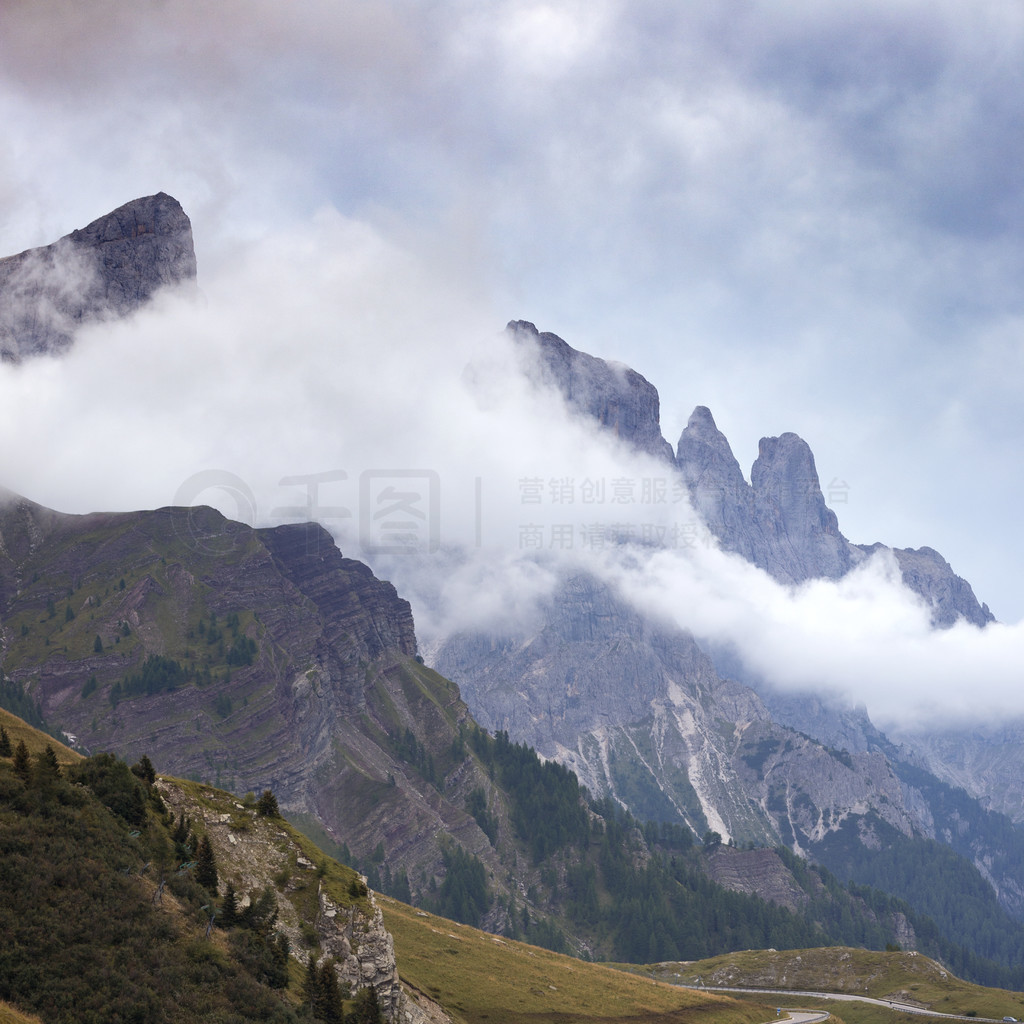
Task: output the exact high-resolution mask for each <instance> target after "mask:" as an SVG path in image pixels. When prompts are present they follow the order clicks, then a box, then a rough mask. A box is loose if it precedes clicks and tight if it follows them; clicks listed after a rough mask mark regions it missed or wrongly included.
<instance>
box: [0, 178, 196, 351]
mask: <svg viewBox="0 0 1024 1024" xmlns="http://www.w3.org/2000/svg"><path fill="white" fill-rule="evenodd" d="M195 276H196V256H195V249H194V247H193V243H192V226H191V223H190V222H189V219H188V216H187V215H186V214H185V211H184V210H183V209H182V208H181V205H180V204H179V203H178V201H177V200H176V199H173V198H171V196H168V195H166V194H165V193H163V192H160V193H158V194H157V195H155V196H147V197H145V198H142V199H135V200H133V201H132V202H130V203H126V204H125V205H124V206H120V207H118V208H117V209H116V210H114V211H113V212H112V213H108V214H107V215H106V216H104V217H100V218H99V219H98V220H95V221H93V222H92V223H91V224H89V225H88V226H87V227H84V228H81V229H79V230H77V231H73V232H71V234H70V235H65V236H64V237H63V238H61V239H59V240H58V241H57V242H54V243H53V244H52V245H48V246H45V247H43V248H39V249H28V250H26V251H25V252H22V253H19V254H18V255H16V256H8V257H6V258H5V259H0V357H2V358H4V359H6V360H11V361H18V360H20V359H23V358H24V357H26V356H31V355H39V354H41V353H45V352H59V351H62V350H63V349H65V348H67V346H68V345H70V344H71V342H72V340H73V337H74V333H75V331H76V330H77V329H78V328H79V327H81V326H82V325H83V324H87V323H90V322H94V321H97V320H104V319H114V318H117V317H122V316H127V315H128V314H129V313H131V312H133V311H134V310H136V309H138V308H139V307H140V306H142V305H143V304H145V303H146V302H148V301H149V299H150V298H152V296H153V295H154V294H155V293H156V292H157V290H158V289H160V288H163V287H166V286H169V285H177V284H180V283H182V282H185V281H192V280H194V279H195Z"/></svg>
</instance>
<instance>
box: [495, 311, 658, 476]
mask: <svg viewBox="0 0 1024 1024" xmlns="http://www.w3.org/2000/svg"><path fill="white" fill-rule="evenodd" d="M506 330H508V332H509V333H510V334H511V336H512V337H513V339H514V340H515V341H516V342H517V343H518V344H519V345H521V346H522V347H523V349H524V352H525V353H526V355H527V361H526V362H527V373H528V375H529V376H530V377H531V378H532V379H533V380H534V381H535V383H538V384H541V385H544V386H547V387H551V388H553V389H555V390H556V391H558V392H560V393H561V395H562V397H563V398H564V399H565V401H566V403H567V404H568V406H569V407H570V408H571V409H573V410H574V411H575V412H579V413H583V414H584V415H586V416H590V417H593V418H594V419H595V420H597V422H598V423H600V424H601V426H602V427H604V428H605V429H606V430H609V431H611V432H612V433H613V434H615V435H616V437H618V438H620V439H621V440H622V441H623V442H625V443H626V444H627V445H629V446H630V447H631V448H634V449H636V450H637V451H641V452H646V453H647V454H648V455H653V456H655V457H656V458H659V459H665V460H666V461H669V462H670V461H671V460H672V448H671V446H670V445H669V443H668V442H667V441H666V440H665V439H664V438H663V437H662V436H661V423H660V406H661V403H660V399H659V397H658V391H657V389H656V388H655V387H654V385H653V384H651V383H650V382H649V381H647V380H646V379H645V378H643V377H641V376H640V374H639V373H637V372H636V371H635V370H631V369H630V368H629V367H628V366H622V365H621V364H612V363H608V362H605V360H603V359H597V358H595V357H594V356H591V355H587V353H586V352H579V351H577V350H576V349H574V348H572V347H571V346H569V345H567V344H566V343H565V342H564V341H563V340H562V339H561V338H559V337H558V335H557V334H550V333H548V332H547V331H545V332H544V333H541V332H539V331H538V330H537V328H536V327H534V325H533V324H531V323H529V322H528V321H526V320H513V321H511V322H510V323H509V324H508V326H507V328H506Z"/></svg>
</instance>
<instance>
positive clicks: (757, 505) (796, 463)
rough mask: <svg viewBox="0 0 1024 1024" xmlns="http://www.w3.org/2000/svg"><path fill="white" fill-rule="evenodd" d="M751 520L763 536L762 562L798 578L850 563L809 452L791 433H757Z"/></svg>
mask: <svg viewBox="0 0 1024 1024" xmlns="http://www.w3.org/2000/svg"><path fill="white" fill-rule="evenodd" d="M750 484H751V487H752V488H753V491H754V525H755V528H756V529H757V530H758V531H759V532H760V534H761V536H762V537H763V538H764V545H765V546H764V549H763V550H764V558H765V562H766V564H765V566H764V567H765V568H766V569H768V571H769V572H770V573H771V574H772V575H773V576H775V577H776V578H777V579H784V580H785V579H787V577H788V580H787V581H788V582H793V583H798V582H800V581H802V580H806V579H811V578H813V577H821V576H824V577H828V578H831V579H838V578H839V577H840V576H842V575H844V574H845V573H846V572H847V570H848V569H849V568H850V566H851V564H852V559H851V556H850V544H849V542H848V541H847V540H846V538H845V537H844V536H843V535H842V534H841V533H840V532H839V520H838V519H837V518H836V514H835V513H834V512H833V511H832V510H831V509H830V508H828V506H826V504H825V498H824V496H823V495H822V493H821V485H820V483H819V482H818V471H817V469H816V468H815V466H814V456H813V455H812V454H811V449H810V447H809V446H808V444H807V442H806V441H804V440H803V439H802V438H800V437H798V436H797V435H796V434H791V433H787V434H783V435H782V436H781V437H763V438H761V443H760V445H759V447H758V456H757V460H756V461H755V462H754V466H753V468H752V469H751V471H750Z"/></svg>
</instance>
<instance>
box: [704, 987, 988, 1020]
mask: <svg viewBox="0 0 1024 1024" xmlns="http://www.w3.org/2000/svg"><path fill="white" fill-rule="evenodd" d="M685 987H686V988H692V989H695V990H697V991H704V992H745V993H747V994H751V995H764V996H796V997H797V998H801V997H802V998H804V999H835V1000H839V1001H843V1002H850V1003H871V1004H872V1005H874V1006H883V1007H886V1008H888V1009H890V1010H894V1011H896V1012H899V1013H916V1014H918V1015H919V1016H922V1017H937V1018H941V1019H942V1020H966V1021H972V1022H973V1024H1003V1022H1002V1019H1001V1018H996V1017H967V1016H964V1015H961V1014H956V1013H939V1012H938V1011H936V1010H928V1009H926V1008H925V1007H922V1006H914V1005H913V1003H900V1002H895V1001H893V1000H891V999H875V998H873V997H872V996H858V995H853V994H851V993H849V992H794V991H791V990H788V989H783V990H779V989H765V988H721V987H719V986H717V985H686V986H685ZM782 1009H783V1010H784V1011H785V1012H786V1013H788V1014H789V1015H790V1019H791V1020H793V1021H796V1022H797V1024H812V1022H813V1021H819V1020H824V1019H825V1018H826V1017H827V1016H828V1013H825V1012H823V1011H819V1010H804V1009H800V1010H797V1009H794V1010H790V1009H788V1008H786V1007H782Z"/></svg>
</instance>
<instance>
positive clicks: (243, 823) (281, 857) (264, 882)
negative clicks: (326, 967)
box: [157, 779, 406, 1024]
mask: <svg viewBox="0 0 1024 1024" xmlns="http://www.w3.org/2000/svg"><path fill="white" fill-rule="evenodd" d="M157 787H158V789H159V791H160V794H161V797H162V798H163V800H164V803H165V804H166V805H167V806H168V807H170V809H171V811H172V812H173V813H174V814H175V815H184V816H185V817H187V818H188V819H189V820H190V821H191V822H192V827H193V829H194V830H195V831H196V832H197V833H198V834H204V835H205V836H206V837H207V839H208V840H209V841H210V845H211V847H212V848H213V853H214V859H215V861H216V863H217V866H218V875H219V888H220V891H221V895H223V893H224V892H225V891H226V889H227V885H228V883H230V884H231V885H232V886H233V887H234V889H235V892H236V894H237V895H238V897H239V899H240V903H241V906H242V907H244V906H246V905H247V904H248V903H249V901H250V899H255V898H257V897H258V895H259V894H260V893H262V892H264V891H272V892H273V893H274V894H275V896H274V898H275V901H276V905H277V918H276V925H275V927H276V929H277V930H278V931H280V932H281V933H283V934H284V935H286V936H287V938H288V942H289V946H290V948H291V950H292V951H293V954H292V955H294V956H296V958H297V959H300V960H302V961H303V962H305V961H306V959H307V958H308V956H309V954H308V952H307V949H308V947H309V945H310V937H311V935H313V934H315V936H316V945H317V946H318V947H319V950H320V954H321V955H322V956H323V957H330V958H331V959H333V960H334V962H335V970H336V973H337V975H338V980H339V981H341V982H343V983H346V984H348V986H349V988H350V990H351V991H352V993H353V994H355V993H356V992H358V991H359V990H360V989H364V988H368V987H371V988H373V990H374V992H375V993H376V996H377V1005H378V1006H379V1007H380V1010H381V1013H382V1014H383V1016H384V1018H385V1020H387V1021H388V1022H389V1024H401V1022H403V1021H404V1020H405V1018H406V1014H405V1009H406V997H405V994H404V992H403V991H402V985H401V982H400V980H399V976H398V964H397V962H396V960H395V940H394V938H393V937H392V935H391V933H390V932H388V930H387V929H386V928H385V927H384V918H383V915H382V914H381V911H380V907H379V906H378V905H377V901H376V899H375V898H374V895H373V893H372V892H370V891H369V890H367V889H366V885H365V882H366V880H365V879H363V880H362V883H363V884H362V886H361V887H359V886H357V888H358V891H359V893H361V895H355V896H353V893H352V891H351V890H350V889H347V888H346V889H344V890H341V891H339V885H338V883H337V880H334V882H333V885H332V884H328V883H325V880H324V877H322V875H323V874H324V872H322V871H321V870H320V868H319V866H318V864H316V863H314V862H313V861H312V860H310V859H309V857H308V856H307V850H306V847H307V846H308V845H309V844H308V843H306V842H305V841H304V840H302V839H301V838H300V836H299V835H298V834H297V833H296V832H295V831H294V830H293V829H291V828H290V827H289V826H288V825H287V824H286V823H285V822H284V821H282V820H280V819H278V818H273V817H263V816H260V815H258V814H256V813H255V809H254V808H253V806H252V805H249V806H246V805H244V804H243V803H242V802H241V801H239V800H238V799H237V798H234V797H232V796H230V794H227V793H224V792H218V791H216V790H213V789H209V788H204V789H203V790H201V792H200V797H201V798H200V799H196V796H195V793H194V792H191V793H190V792H189V791H188V790H187V789H186V788H184V787H183V786H181V785H180V784H178V783H176V782H174V781H173V780H170V779H159V780H158V782H157ZM350 874H351V872H350ZM353 881H354V879H353Z"/></svg>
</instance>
